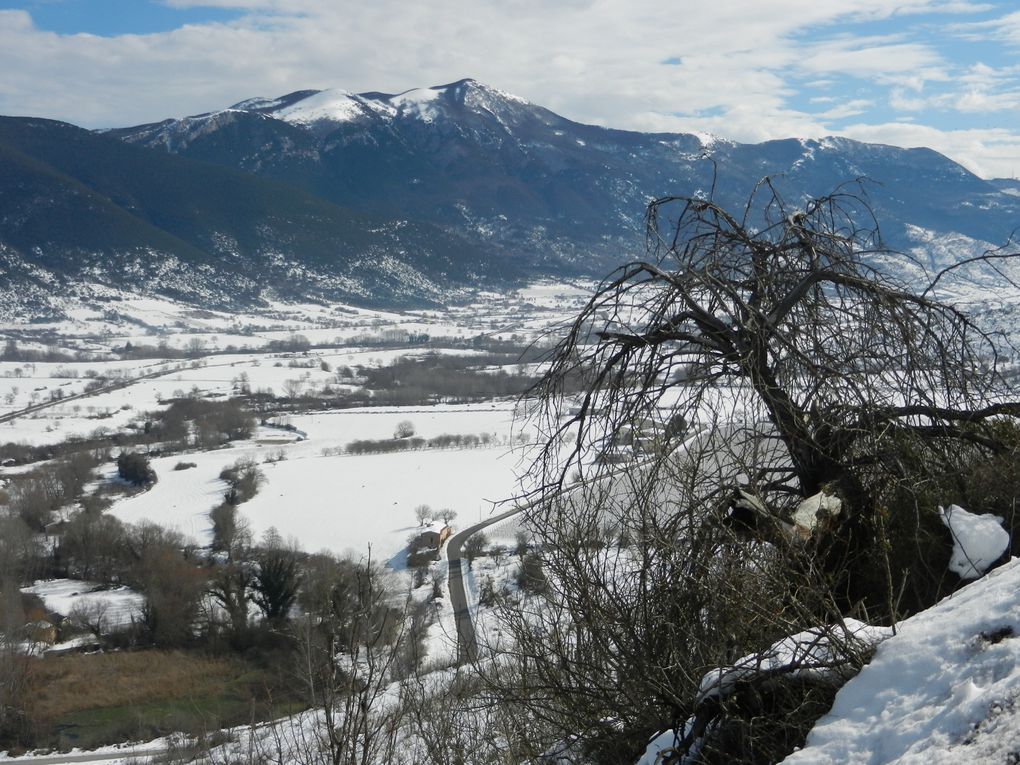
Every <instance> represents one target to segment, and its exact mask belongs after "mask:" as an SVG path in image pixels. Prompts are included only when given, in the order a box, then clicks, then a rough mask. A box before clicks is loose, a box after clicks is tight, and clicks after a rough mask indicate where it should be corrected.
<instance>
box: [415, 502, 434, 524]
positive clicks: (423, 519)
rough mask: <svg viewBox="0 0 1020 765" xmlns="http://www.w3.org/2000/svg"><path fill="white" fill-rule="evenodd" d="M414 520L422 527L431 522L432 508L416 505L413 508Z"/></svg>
mask: <svg viewBox="0 0 1020 765" xmlns="http://www.w3.org/2000/svg"><path fill="white" fill-rule="evenodd" d="M414 519H415V520H416V521H418V525H419V526H424V525H425V524H426V523H428V522H429V521H431V520H432V508H431V507H429V506H428V505H418V506H417V507H416V508H414Z"/></svg>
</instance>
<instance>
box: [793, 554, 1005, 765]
mask: <svg viewBox="0 0 1020 765" xmlns="http://www.w3.org/2000/svg"><path fill="white" fill-rule="evenodd" d="M1018 637H1020V560H1018V559H1014V560H1013V561H1011V562H1010V563H1008V564H1006V565H1005V566H1002V567H1001V568H999V569H996V570H994V571H992V572H991V573H989V574H988V575H987V576H986V577H985V578H984V579H981V580H979V581H977V582H975V583H973V584H971V585H969V586H968V587H965V588H964V589H962V590H960V591H959V592H957V593H956V594H955V595H953V596H952V597H950V598H947V599H946V600H944V601H942V602H941V603H939V604H938V605H937V606H935V607H934V608H931V609H929V610H927V611H925V612H923V613H920V614H917V615H916V616H914V617H913V618H911V619H908V620H906V621H905V622H903V623H902V624H901V625H900V626H899V630H898V634H897V635H895V636H894V637H891V638H889V639H888V640H887V641H886V642H885V643H883V644H882V645H881V646H879V648H878V652H877V653H876V654H875V658H874V659H873V660H872V662H871V664H870V665H868V666H867V667H865V668H864V670H863V671H862V672H861V673H860V674H859V675H858V676H857V677H856V678H854V679H853V680H851V681H850V682H848V683H847V684H846V685H845V686H844V687H843V689H842V690H841V691H840V692H839V694H838V695H837V696H836V702H835V704H834V705H833V707H832V711H831V712H830V713H829V714H828V715H826V716H825V717H824V718H822V719H821V720H820V721H819V723H818V724H817V725H816V726H815V729H814V730H813V731H812V732H811V734H810V735H809V736H808V740H807V745H806V746H805V747H804V749H803V750H801V751H800V752H797V753H796V754H794V755H792V756H791V757H788V758H787V759H786V760H785V761H784V762H786V763H788V764H789V765H840V764H841V763H862V764H863V763H869V764H870V765H880V763H890V764H892V763H896V764H897V765H908V764H915V763H916V765H943V764H945V765H949V764H950V763H963V762H972V763H1011V762H1017V758H1018V757H1020V714H1018V711H1020V710H1018V709H1017V706H1016V705H1017V699H1018V698H1020V640H1017V638H1018Z"/></svg>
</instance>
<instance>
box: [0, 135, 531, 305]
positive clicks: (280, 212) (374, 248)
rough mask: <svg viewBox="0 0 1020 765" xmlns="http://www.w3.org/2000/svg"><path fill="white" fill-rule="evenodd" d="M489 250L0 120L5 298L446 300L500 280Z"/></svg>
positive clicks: (146, 153) (312, 198)
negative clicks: (82, 288)
mask: <svg viewBox="0 0 1020 765" xmlns="http://www.w3.org/2000/svg"><path fill="white" fill-rule="evenodd" d="M225 118H226V117H225ZM218 125H220V123H219V122H216V121H213V122H209V121H207V122H205V123H204V128H203V129H207V130H213V129H214V128H216V126H218ZM491 255H492V252H491V250H487V251H484V252H483V251H481V250H480V249H479V248H477V247H476V246H474V245H471V244H470V243H468V242H466V241H465V240H463V239H461V238H460V237H458V236H457V235H456V234H451V233H448V232H445V231H442V230H440V229H438V228H436V227H435V226H431V225H429V224H427V223H421V222H411V221H407V220H406V219H403V220H401V219H394V217H393V216H390V217H389V218H383V219H381V220H380V219H376V218H372V217H366V216H364V215H362V214H358V213H352V212H351V211H350V210H346V209H344V208H341V207H339V206H337V205H335V204H333V203H332V202H329V201H327V200H324V199H322V198H321V197H318V196H316V195H314V194H310V193H308V192H304V191H301V190H299V189H296V188H294V187H292V186H284V185H282V184H280V183H279V182H278V181H274V180H271V179H266V178H259V177H256V176H254V175H251V174H247V173H240V172H238V171H236V170H233V169H230V168H225V167H221V166H217V165H212V164H208V163H198V162H194V161H191V160H189V159H186V158H182V157H177V156H174V155H171V154H167V153H165V152H154V151H150V150H147V149H142V148H139V147H136V146H130V145H127V144H125V143H124V142H122V141H117V140H114V139H112V138H111V137H109V136H104V135H96V134H94V133H90V132H88V131H85V130H81V129H80V128H76V127H74V126H71V125H66V124H63V123H58V122H52V121H49V120H33V119H17V118H0V261H2V264H0V265H2V267H3V268H4V272H5V275H6V276H7V279H6V280H5V285H6V287H7V288H10V290H12V293H11V294H10V295H6V296H5V297H8V298H11V300H14V299H15V298H17V296H19V295H29V296H31V295H32V294H34V292H36V291H38V290H39V289H43V290H44V291H50V292H52V291H53V288H54V286H55V285H62V286H61V287H60V289H61V290H63V291H67V290H68V289H70V285H71V284H72V283H78V282H96V283H100V284H107V285H110V286H113V287H123V288H128V289H138V290H140V291H142V292H155V293H158V294H163V295H168V296H176V297H181V298H185V299H190V300H194V301H195V302H198V303H204V304H229V303H235V302H242V303H243V302H250V301H253V300H256V301H257V300H258V299H260V297H261V296H263V295H264V294H269V293H272V294H279V295H284V296H291V297H299V296H316V295H317V296H330V297H334V298H337V297H339V298H343V297H347V298H357V299H359V300H361V301H363V302H386V301H390V302H408V301H412V302H413V301H421V300H444V299H445V298H447V297H449V295H450V294H452V293H451V291H453V290H456V289H458V288H463V287H466V286H472V285H475V284H477V283H479V282H480V281H484V280H486V279H494V280H497V281H498V280H500V279H506V278H508V275H509V274H510V273H511V270H512V264H510V263H508V262H507V261H506V260H505V259H496V258H492V257H491ZM33 300H34V301H35V302H38V300H36V299H35V298H33ZM9 303H10V301H8V300H4V301H3V306H4V308H6V309H12V310H13V308H12V306H11V305H9ZM22 308H24V306H22ZM0 310H2V309H0Z"/></svg>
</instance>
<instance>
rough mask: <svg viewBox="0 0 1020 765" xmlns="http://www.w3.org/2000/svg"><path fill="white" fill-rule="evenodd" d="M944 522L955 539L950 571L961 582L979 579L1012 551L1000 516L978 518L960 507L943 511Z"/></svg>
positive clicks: (941, 512)
mask: <svg viewBox="0 0 1020 765" xmlns="http://www.w3.org/2000/svg"><path fill="white" fill-rule="evenodd" d="M939 514H940V515H941V516H942V522H943V523H944V524H946V526H947V527H949V532H950V533H951V534H952V535H953V557H952V558H951V559H950V561H949V570H950V571H952V572H954V573H956V574H958V575H959V576H960V578H961V579H977V578H978V577H979V576H982V575H983V574H984V573H985V572H986V571H987V570H988V567H989V566H991V565H992V563H994V562H995V561H997V560H998V559H999V558H1000V557H1002V554H1003V553H1004V552H1006V549H1007V548H1008V547H1009V533H1008V532H1007V531H1006V530H1005V529H1004V528H1002V518H1000V517H999V516H997V515H976V514H974V513H969V512H967V511H966V510H964V509H963V508H962V507H959V506H958V505H950V506H949V509H948V510H947V509H946V508H944V507H940V508H939Z"/></svg>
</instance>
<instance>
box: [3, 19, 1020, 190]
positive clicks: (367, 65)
mask: <svg viewBox="0 0 1020 765" xmlns="http://www.w3.org/2000/svg"><path fill="white" fill-rule="evenodd" d="M1001 1H1004V0H1000V2H1001ZM164 4H165V5H168V6H170V7H174V8H178V9H181V18H182V26H181V27H180V28H178V29H175V30H172V31H168V32H164V33H159V34H146V35H120V36H114V37H102V36H96V35H84V34H78V35H57V34H53V33H51V32H48V31H45V30H42V29H39V28H37V27H36V26H35V25H34V24H33V22H32V19H31V17H30V15H29V14H28V13H27V12H25V11H18V10H9V11H0V68H2V70H3V71H4V77H3V78H0V113H5V114H34V115H39V116H47V117H53V118H57V119H64V120H67V121H69V122H74V123H76V124H81V125H84V126H88V127H106V126H113V125H127V124H137V123H141V122H149V121H155V120H158V119H162V118H166V117H172V116H183V115H186V114H195V113H200V112H204V111H210V110H214V109H217V108H222V107H224V106H226V105H229V104H231V103H235V102H237V101H240V100H242V99H244V98H248V97H251V96H268V97H271V96H277V95H282V94H284V93H287V92H290V91H293V90H299V89H308V88H327V87H341V88H347V89H350V90H353V91H365V90H382V91H389V92H399V91H402V90H406V89H409V88H412V87H419V86H426V85H434V84H440V83H445V82H450V81H453V80H456V79H459V78H461V77H466V76H471V77H475V78H477V79H479V80H482V81H484V82H488V83H491V84H493V85H495V86H498V87H500V88H502V89H504V90H508V91H511V92H513V93H516V94H518V95H520V96H523V97H525V98H528V99H529V100H531V101H534V102H536V103H539V104H542V105H544V106H547V107H549V108H551V109H553V110H554V111H557V112H559V113H561V114H563V115H564V116H567V117H570V118H571V119H575V120H579V121H583V122H590V123H595V124H603V125H611V126H614V127H622V128H632V129H641V130H697V131H711V132H715V133H718V134H720V135H722V136H724V137H727V138H732V139H735V140H742V141H754V140H765V139H769V138H780V137H787V136H790V135H799V136H820V135H825V134H827V133H831V132H840V133H842V134H847V133H846V130H845V129H840V130H838V131H836V130H834V128H833V123H838V122H840V121H843V120H846V119H847V118H850V117H856V118H860V119H859V121H860V123H861V124H860V125H859V126H857V129H859V130H864V129H865V128H868V129H869V130H870V132H869V135H873V136H874V137H875V139H876V140H883V141H885V142H888V143H896V142H897V140H899V137H902V136H904V135H905V134H904V133H903V131H902V126H903V125H906V124H907V122H906V120H907V118H908V117H909V118H911V119H913V120H918V121H924V122H927V123H928V127H929V130H930V135H931V136H934V137H936V138H937V137H939V136H943V137H944V140H941V142H940V144H939V146H958V145H959V146H963V147H964V148H965V150H966V152H967V154H966V161H967V162H968V163H971V162H976V164H973V165H972V167H974V168H976V167H978V166H980V167H982V168H984V169H985V170H986V171H988V172H993V173H1000V174H1005V173H1006V172H1008V170H1009V166H1010V165H1011V164H1015V163H1014V158H1013V157H1012V155H1009V154H1008V152H1009V151H1011V150H1012V149H1011V148H1010V147H1011V146H1013V147H1014V148H1015V144H1011V143H1010V142H1008V141H1002V140H1000V141H996V142H988V143H985V144H981V146H978V145H976V144H973V143H966V142H961V141H958V140H955V139H953V140H950V139H949V138H946V136H950V135H957V137H958V135H959V130H957V129H956V128H955V127H954V126H953V125H952V124H949V123H948V122H945V120H944V119H943V121H942V122H941V123H940V122H939V121H938V120H937V119H929V117H930V116H931V115H933V114H934V115H936V116H940V115H941V117H940V118H944V117H945V115H947V114H949V113H955V112H960V113H970V114H973V113H979V112H987V113H999V114H1001V113H1004V112H1005V111H1008V110H1009V109H1011V108H1014V107H1013V106H1012V105H1013V104H1015V102H1016V91H1017V89H1018V85H1017V82H1016V77H1017V73H1016V72H1006V71H1001V70H996V71H995V73H994V74H995V76H994V77H991V75H989V74H988V73H984V74H985V80H984V81H981V79H980V78H981V75H982V72H980V71H978V70H977V69H975V68H974V64H975V62H965V63H964V64H961V63H959V62H957V61H955V60H954V59H953V58H952V56H951V55H949V52H948V51H947V50H945V49H943V46H941V45H940V41H939V40H938V39H937V38H932V37H930V35H929V36H928V37H924V36H923V35H924V31H923V30H925V29H927V30H928V31H929V33H930V30H931V29H934V28H938V27H937V25H936V24H931V23H930V24H928V25H926V26H925V25H921V26H917V25H916V24H914V21H915V20H916V19H918V18H920V17H922V15H923V14H941V15H944V16H945V18H948V19H954V20H956V21H957V24H956V27H955V29H956V30H957V31H956V32H954V34H956V35H964V34H969V35H978V34H980V35H982V36H984V37H989V38H990V37H991V36H993V35H998V36H999V37H1000V38H1001V39H1002V40H1003V43H1002V44H1004V45H1005V44H1008V40H1009V39H1011V38H1009V29H1011V28H1012V27H1011V26H1010V24H1012V23H1013V22H1012V21H1011V18H1012V16H1011V15H1008V14H1007V15H1004V16H1003V17H1002V18H999V19H996V20H995V21H996V25H995V26H994V27H988V28H985V27H980V28H979V27H977V26H975V24H977V23H989V24H990V23H991V22H987V20H984V21H982V22H972V21H971V20H970V17H973V16H975V14H983V15H985V16H987V14H988V13H989V12H990V11H992V10H994V8H995V7H999V6H998V4H993V3H977V2H966V1H963V0H960V1H955V0H855V2H854V3H845V2H836V1H835V0H772V1H771V2H769V3H760V2H752V1H751V0H716V2H713V3H705V4H699V5H698V6H697V7H696V8H695V7H691V8H690V9H688V10H685V11H678V9H677V8H676V7H675V6H673V5H671V4H668V3H662V2H659V1H658V0H656V1H654V2H653V1H652V0H560V1H559V2H556V3H548V2H547V1H546V0H433V2H430V3H407V2H401V3H397V2H394V1H393V0H377V2H375V3H361V2H358V3H355V2H351V1H344V2H337V1H336V0H164ZM198 7H203V8H210V7H218V8H227V9H233V10H235V11H238V12H239V15H238V16H237V18H235V19H234V20H233V21H229V22H218V23H204V24H185V23H183V22H184V21H185V20H186V19H187V12H188V9H190V8H198ZM1014 15H1015V16H1016V17H1017V21H1016V28H1017V30H1018V36H1017V40H1020V14H1014ZM933 18H936V17H933ZM938 18H941V16H940V17H938ZM942 20H945V19H942ZM858 24H862V25H863V26H862V27H861V29H866V30H867V34H864V33H863V32H861V33H856V32H855V25H858ZM876 25H877V26H878V27H881V28H882V31H881V32H879V33H876V32H875V29H876ZM915 26H917V29H919V30H921V31H914V30H915ZM967 78H970V79H967ZM989 78H990V79H989ZM820 99H831V100H820ZM879 106H882V107H883V108H885V109H892V110H894V111H895V112H896V113H897V118H896V120H895V121H890V120H889V115H888V113H884V114H881V116H872V115H873V114H875V115H877V112H876V111H875V110H876V109H878V107H879ZM869 118H870V119H869ZM922 118H923V119H922ZM872 123H873V124H872ZM897 126H899V127H897ZM911 135H915V134H911ZM904 140H906V139H904ZM911 140H913V139H912V138H911ZM932 140H933V143H932V144H931V145H935V144H934V138H933V139H932ZM939 146H936V148H939ZM982 146H983V147H984V148H981V147H982ZM940 150H941V149H940ZM982 151H986V152H987V153H985V154H982ZM962 156H963V155H961V157H962ZM1016 156H1018V157H1020V149H1018V154H1017V155H1016Z"/></svg>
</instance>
